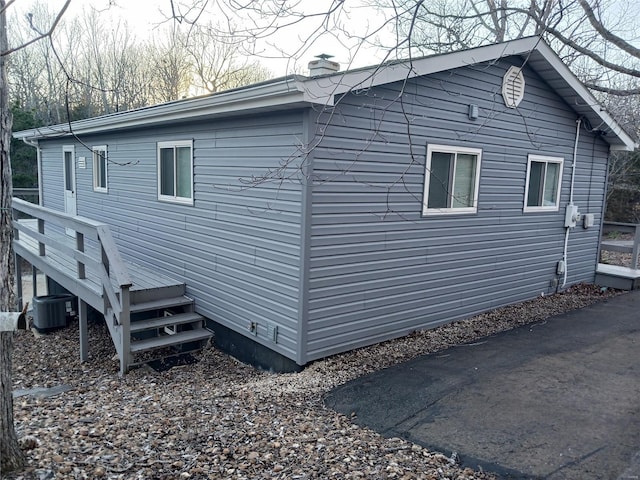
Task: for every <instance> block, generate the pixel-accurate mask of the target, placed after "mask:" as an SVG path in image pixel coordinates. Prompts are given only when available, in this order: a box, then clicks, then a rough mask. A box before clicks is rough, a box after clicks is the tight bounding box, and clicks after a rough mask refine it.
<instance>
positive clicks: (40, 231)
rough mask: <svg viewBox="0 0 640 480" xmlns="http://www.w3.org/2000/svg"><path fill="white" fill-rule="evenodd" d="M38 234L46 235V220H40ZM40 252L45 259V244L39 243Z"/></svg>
mask: <svg viewBox="0 0 640 480" xmlns="http://www.w3.org/2000/svg"><path fill="white" fill-rule="evenodd" d="M38 233H41V234H42V235H44V220H43V219H42V218H39V219H38ZM38 250H39V252H40V256H41V257H44V255H45V253H46V252H45V245H44V243H42V242H40V241H38Z"/></svg>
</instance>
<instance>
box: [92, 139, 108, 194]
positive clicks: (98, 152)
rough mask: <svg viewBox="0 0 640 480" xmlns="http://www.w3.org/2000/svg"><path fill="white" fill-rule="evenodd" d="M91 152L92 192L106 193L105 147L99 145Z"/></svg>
mask: <svg viewBox="0 0 640 480" xmlns="http://www.w3.org/2000/svg"><path fill="white" fill-rule="evenodd" d="M92 150H93V190H94V191H96V192H105V193H106V192H107V146H106V145H99V146H95V147H93V148H92Z"/></svg>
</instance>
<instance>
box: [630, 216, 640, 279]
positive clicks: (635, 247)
mask: <svg viewBox="0 0 640 480" xmlns="http://www.w3.org/2000/svg"><path fill="white" fill-rule="evenodd" d="M639 226H640V225H638V224H636V225H635V227H634V229H633V250H632V251H631V265H630V268H633V269H634V270H635V269H637V268H638V253H640V252H638V246H639V245H640V238H638V234H639V233H640V232H639V231H638V230H640V229H638V227H639Z"/></svg>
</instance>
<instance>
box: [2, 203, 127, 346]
mask: <svg viewBox="0 0 640 480" xmlns="http://www.w3.org/2000/svg"><path fill="white" fill-rule="evenodd" d="M12 207H13V219H14V222H13V227H14V238H15V239H16V240H18V241H19V240H20V235H21V234H22V235H26V236H29V237H31V238H33V239H34V240H35V241H37V243H38V255H39V256H41V257H44V256H46V254H47V249H48V248H51V249H55V250H56V251H57V252H60V253H62V254H64V255H66V256H67V257H68V258H70V259H73V260H75V263H76V269H75V276H76V279H78V280H83V279H86V278H87V270H88V269H91V270H93V271H94V272H96V273H97V277H98V282H99V285H100V286H101V288H102V297H103V300H104V308H103V312H102V313H103V314H104V315H105V318H107V321H110V322H113V324H112V325H110V330H111V327H112V326H115V325H120V326H121V327H122V331H121V332H120V335H119V336H121V339H120V340H121V342H120V345H119V347H120V349H122V352H124V354H127V353H126V352H129V341H130V292H129V290H130V287H131V285H132V282H131V278H130V277H129V274H128V272H127V268H126V266H125V264H124V262H123V260H122V258H121V257H120V252H119V251H118V248H117V246H116V244H115V242H114V240H113V237H112V236H111V231H110V230H109V227H108V226H107V225H106V224H104V223H100V222H96V221H94V220H91V219H89V218H84V217H79V216H74V215H69V214H66V213H63V212H58V211H56V210H51V209H49V208H45V207H41V206H39V205H35V204H33V203H29V202H26V201H24V200H20V199H18V198H13V199H12ZM25 216H28V217H31V218H32V219H34V220H36V221H37V222H24V221H18V218H22V219H24V218H25ZM34 227H35V228H34ZM45 228H47V229H59V230H60V231H62V229H66V230H67V232H72V233H73V235H74V236H75V248H72V247H70V246H69V245H68V244H65V243H63V242H60V241H58V240H56V237H55V236H53V235H47V234H45ZM87 241H93V242H95V243H96V244H97V246H98V248H86V247H87V245H86V244H87ZM114 285H115V286H116V287H117V289H114Z"/></svg>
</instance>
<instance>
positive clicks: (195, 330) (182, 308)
mask: <svg viewBox="0 0 640 480" xmlns="http://www.w3.org/2000/svg"><path fill="white" fill-rule="evenodd" d="M183 292H184V286H182V292H181V293H183ZM154 293H155V295H154V298H149V297H146V298H145V301H143V302H137V303H132V304H131V324H130V325H131V326H130V332H131V343H130V347H129V351H130V354H131V363H130V365H140V364H143V363H147V362H150V361H152V360H158V359H161V358H165V357H169V356H172V355H176V354H182V353H188V352H193V351H195V350H199V349H200V348H202V347H203V346H204V345H205V343H206V341H207V340H209V339H210V338H211V337H212V336H213V333H212V332H211V331H210V330H208V329H207V328H206V327H205V318H204V317H203V316H202V315H199V314H198V313H195V312H194V305H193V300H192V299H191V298H189V297H187V296H185V295H184V294H181V295H178V296H172V297H167V296H165V295H164V293H169V292H168V291H167V292H162V291H161V290H159V291H158V292H154ZM170 293H176V292H175V286H174V287H172V290H171V292H170Z"/></svg>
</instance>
